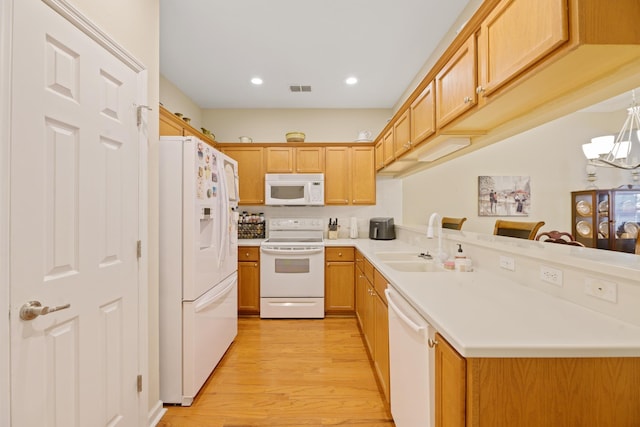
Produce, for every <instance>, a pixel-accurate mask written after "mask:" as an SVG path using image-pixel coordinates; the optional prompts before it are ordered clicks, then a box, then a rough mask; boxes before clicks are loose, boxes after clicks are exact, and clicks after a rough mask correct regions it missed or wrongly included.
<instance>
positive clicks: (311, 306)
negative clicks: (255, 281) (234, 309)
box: [260, 218, 324, 318]
mask: <svg viewBox="0 0 640 427" xmlns="http://www.w3.org/2000/svg"><path fill="white" fill-rule="evenodd" d="M268 226H269V228H268V229H269V238H268V239H267V240H265V241H264V242H262V243H261V245H260V317H262V318H323V317H324V240H323V238H322V232H323V229H324V221H323V220H322V219H320V218H271V219H269V220H268Z"/></svg>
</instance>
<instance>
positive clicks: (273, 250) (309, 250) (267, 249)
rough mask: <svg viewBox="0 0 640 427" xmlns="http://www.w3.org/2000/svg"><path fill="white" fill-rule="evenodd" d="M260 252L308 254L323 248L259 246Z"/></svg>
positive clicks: (322, 250) (321, 250) (319, 251)
mask: <svg viewBox="0 0 640 427" xmlns="http://www.w3.org/2000/svg"><path fill="white" fill-rule="evenodd" d="M260 252H263V253H265V254H270V255H308V254H319V253H322V252H324V248H305V249H271V248H260Z"/></svg>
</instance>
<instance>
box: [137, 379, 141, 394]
mask: <svg viewBox="0 0 640 427" xmlns="http://www.w3.org/2000/svg"><path fill="white" fill-rule="evenodd" d="M137 386H138V393H142V375H138V381H137Z"/></svg>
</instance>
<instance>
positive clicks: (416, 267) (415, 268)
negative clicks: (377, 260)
mask: <svg viewBox="0 0 640 427" xmlns="http://www.w3.org/2000/svg"><path fill="white" fill-rule="evenodd" d="M385 264H386V265H388V266H389V267H391V268H393V269H394V270H397V271H405V272H416V273H431V272H438V271H445V270H444V268H443V267H441V266H439V265H438V264H436V263H435V262H434V261H426V260H417V261H386V262H385Z"/></svg>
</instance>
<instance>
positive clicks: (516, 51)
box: [478, 0, 569, 97]
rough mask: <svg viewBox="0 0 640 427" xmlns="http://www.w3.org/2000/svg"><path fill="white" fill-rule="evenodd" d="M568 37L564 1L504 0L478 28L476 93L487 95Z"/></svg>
mask: <svg viewBox="0 0 640 427" xmlns="http://www.w3.org/2000/svg"><path fill="white" fill-rule="evenodd" d="M568 39H569V24H568V17H567V0H503V1H502V2H500V4H499V5H498V6H496V8H495V9H494V10H493V11H492V12H491V14H490V15H489V16H488V17H487V18H486V19H485V20H484V21H483V22H482V25H481V27H480V36H479V39H478V51H479V52H478V66H479V67H480V70H479V71H480V86H479V87H478V91H479V93H481V94H482V96H483V97H489V96H490V95H491V94H492V93H494V92H495V91H496V90H498V89H499V88H500V87H501V86H503V85H504V84H505V83H507V82H509V81H510V80H511V79H512V78H513V77H516V76H517V75H518V74H519V73H521V72H522V71H524V70H525V69H527V68H528V67H530V66H531V65H533V64H534V63H536V62H537V61H539V60H540V59H542V58H543V57H545V56H546V55H548V54H549V53H551V52H553V51H554V50H555V49H556V48H557V47H558V46H560V45H562V44H564V43H565V42H566V41H567V40H568Z"/></svg>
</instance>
